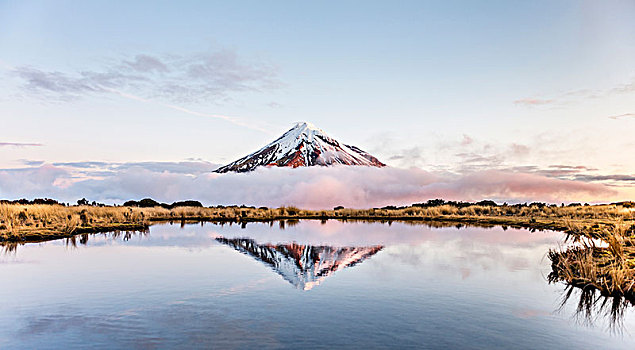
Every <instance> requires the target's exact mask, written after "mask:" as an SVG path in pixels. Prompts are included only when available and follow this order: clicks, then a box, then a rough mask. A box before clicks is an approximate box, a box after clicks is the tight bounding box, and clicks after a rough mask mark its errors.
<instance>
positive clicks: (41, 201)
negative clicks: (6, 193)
mask: <svg viewBox="0 0 635 350" xmlns="http://www.w3.org/2000/svg"><path fill="white" fill-rule="evenodd" d="M0 203H2V204H47V205H53V204H59V205H64V203H60V202H58V201H56V200H55V199H50V198H35V199H32V200H29V199H25V198H22V199H16V200H7V199H0Z"/></svg>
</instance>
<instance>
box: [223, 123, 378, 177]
mask: <svg viewBox="0 0 635 350" xmlns="http://www.w3.org/2000/svg"><path fill="white" fill-rule="evenodd" d="M333 164H345V165H365V166H376V167H383V166H386V164H384V163H382V162H380V161H379V160H378V159H377V158H375V157H373V156H372V155H370V154H368V153H366V152H364V151H362V150H361V149H359V148H357V147H355V146H349V145H345V144H343V143H341V142H339V141H337V140H335V139H333V138H331V137H330V136H328V135H326V133H325V132H324V131H322V130H321V129H319V128H317V127H316V126H315V125H313V124H311V123H307V122H303V123H298V124H296V125H295V126H294V127H293V128H291V129H290V130H289V131H287V132H286V133H284V135H282V136H281V137H280V138H278V139H277V140H275V141H273V142H271V143H270V144H268V145H266V146H265V147H263V148H261V149H259V150H258V151H256V152H254V153H252V154H249V155H247V156H245V157H243V158H240V159H238V160H237V161H235V162H232V163H230V164H227V165H225V166H223V167H220V168H218V169H216V170H215V172H217V173H226V172H229V171H234V172H247V171H252V170H254V169H255V168H257V167H259V166H263V165H264V166H280V167H292V168H296V167H300V166H314V165H321V166H328V165H333Z"/></svg>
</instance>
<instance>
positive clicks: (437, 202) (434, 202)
mask: <svg viewBox="0 0 635 350" xmlns="http://www.w3.org/2000/svg"><path fill="white" fill-rule="evenodd" d="M611 204H613V205H621V206H623V207H626V208H630V207H635V202H618V203H611ZM442 205H447V206H451V207H455V208H467V207H471V206H481V207H512V208H526V207H537V208H545V207H550V208H556V207H558V205H557V204H553V203H544V202H531V203H517V204H507V203H503V204H498V203H496V202H494V201H492V200H483V201H480V202H462V201H446V200H443V199H430V200H428V201H427V202H425V203H414V204H412V205H411V206H410V207H417V208H432V207H440V206H442ZM560 206H561V207H565V204H564V203H562V204H560ZM566 206H567V207H581V206H589V203H584V204H582V203H569V204H567V205H566ZM406 208H409V207H408V206H403V207H397V206H394V205H388V206H385V207H381V208H374V209H389V210H398V209H406ZM334 209H335V210H338V209H344V207H342V206H339V207H335V208H334Z"/></svg>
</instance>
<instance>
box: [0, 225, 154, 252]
mask: <svg viewBox="0 0 635 350" xmlns="http://www.w3.org/2000/svg"><path fill="white" fill-rule="evenodd" d="M149 234H150V231H149V230H136V231H112V232H104V233H90V234H89V233H82V234H79V235H75V236H71V237H68V238H62V239H58V240H56V241H63V242H64V244H65V245H66V246H67V247H71V248H76V247H77V244H78V243H79V244H81V245H87V244H88V239H89V238H90V237H103V238H106V239H110V240H118V239H122V240H123V241H124V242H127V241H129V240H130V239H131V238H132V237H134V236H137V235H139V237H148V235H149ZM27 243H31V244H32V243H43V242H0V247H1V249H0V250H1V251H2V253H3V254H5V255H8V254H16V253H17V251H18V247H19V246H21V245H24V244H27Z"/></svg>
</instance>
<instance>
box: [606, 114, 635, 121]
mask: <svg viewBox="0 0 635 350" xmlns="http://www.w3.org/2000/svg"><path fill="white" fill-rule="evenodd" d="M609 118H610V119H615V120H617V119H626V118H635V113H624V114H618V115H612V116H610V117H609Z"/></svg>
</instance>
